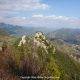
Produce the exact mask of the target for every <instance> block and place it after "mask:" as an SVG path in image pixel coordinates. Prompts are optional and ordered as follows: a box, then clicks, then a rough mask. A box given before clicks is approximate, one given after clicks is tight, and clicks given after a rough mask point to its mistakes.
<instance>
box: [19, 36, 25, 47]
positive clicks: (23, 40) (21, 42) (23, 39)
mask: <svg viewBox="0 0 80 80" xmlns="http://www.w3.org/2000/svg"><path fill="white" fill-rule="evenodd" d="M25 43H26V35H23V36H22V40H21V41H20V43H19V45H18V46H21V45H22V44H23V45H24V44H25Z"/></svg>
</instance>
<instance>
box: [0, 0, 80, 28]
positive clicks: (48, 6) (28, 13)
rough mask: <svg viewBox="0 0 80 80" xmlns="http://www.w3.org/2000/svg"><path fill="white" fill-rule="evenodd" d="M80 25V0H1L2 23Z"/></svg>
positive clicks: (40, 25)
mask: <svg viewBox="0 0 80 80" xmlns="http://www.w3.org/2000/svg"><path fill="white" fill-rule="evenodd" d="M1 22H4V23H8V24H13V25H20V26H33V27H50V28H51V27H80V0H0V23H1Z"/></svg>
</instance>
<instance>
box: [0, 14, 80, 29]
mask: <svg viewBox="0 0 80 80" xmlns="http://www.w3.org/2000/svg"><path fill="white" fill-rule="evenodd" d="M0 22H5V23H9V24H14V25H20V26H27V25H30V26H34V27H50V28H52V27H54V28H60V27H80V19H78V18H72V17H66V16H55V15H50V16H44V15H42V14H38V15H33V16H32V17H31V18H26V17H11V18H3V17H1V18H0Z"/></svg>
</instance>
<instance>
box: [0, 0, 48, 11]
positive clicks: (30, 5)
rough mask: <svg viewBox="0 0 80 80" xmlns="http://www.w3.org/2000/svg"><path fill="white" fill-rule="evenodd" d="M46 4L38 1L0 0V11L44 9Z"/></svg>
mask: <svg viewBox="0 0 80 80" xmlns="http://www.w3.org/2000/svg"><path fill="white" fill-rule="evenodd" d="M46 8H48V5H47V4H44V3H41V2H40V0H1V1H0V11H20V10H21V11H23V10H24V11H27V10H32V9H46Z"/></svg>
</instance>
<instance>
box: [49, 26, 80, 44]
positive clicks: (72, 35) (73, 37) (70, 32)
mask: <svg viewBox="0 0 80 80" xmlns="http://www.w3.org/2000/svg"><path fill="white" fill-rule="evenodd" d="M48 37H49V38H51V39H54V38H56V39H62V40H64V41H66V42H68V43H71V44H80V29H71V28H62V29H59V30H56V31H54V32H51V33H49V34H48Z"/></svg>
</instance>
